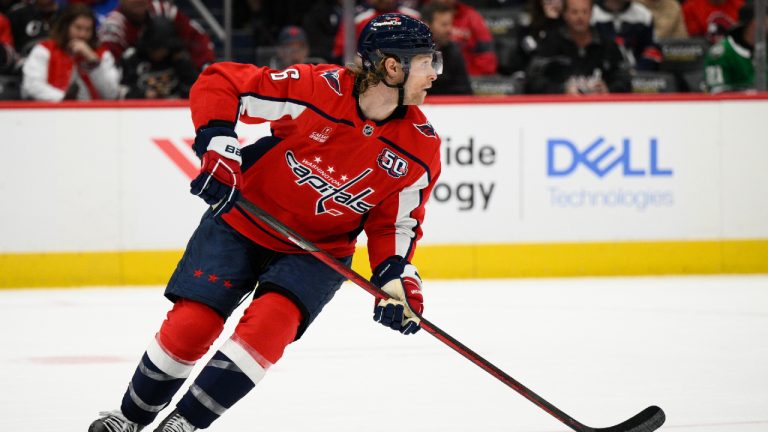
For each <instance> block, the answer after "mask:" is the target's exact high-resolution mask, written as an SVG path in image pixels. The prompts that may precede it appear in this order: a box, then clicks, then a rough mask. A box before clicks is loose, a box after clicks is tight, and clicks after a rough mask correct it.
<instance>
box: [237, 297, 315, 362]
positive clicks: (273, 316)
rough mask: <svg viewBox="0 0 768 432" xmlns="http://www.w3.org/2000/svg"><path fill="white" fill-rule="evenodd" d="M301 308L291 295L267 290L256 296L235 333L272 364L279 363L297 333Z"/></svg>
mask: <svg viewBox="0 0 768 432" xmlns="http://www.w3.org/2000/svg"><path fill="white" fill-rule="evenodd" d="M300 323H301V311H300V310H299V308H298V307H297V306H296V305H295V304H294V303H293V302H292V301H291V300H289V299H288V298H286V297H285V296H282V295H280V294H277V293H267V294H264V295H263V296H261V297H259V298H257V299H255V300H254V301H252V302H251V304H250V305H249V306H248V309H246V310H245V314H243V317H242V318H241V319H240V322H239V323H238V324H237V327H236V328H235V335H236V336H237V337H238V338H239V339H240V340H241V341H243V342H245V343H246V344H248V346H249V347H250V348H252V349H254V350H255V351H256V352H258V353H259V354H260V355H261V356H262V357H263V358H264V359H265V360H267V361H268V362H269V363H270V364H275V363H277V361H278V360H280V357H282V356H283V351H284V350H285V347H286V346H288V344H289V343H291V342H293V339H294V338H295V337H296V331H297V330H298V328H299V324H300Z"/></svg>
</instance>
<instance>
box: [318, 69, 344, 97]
mask: <svg viewBox="0 0 768 432" xmlns="http://www.w3.org/2000/svg"><path fill="white" fill-rule="evenodd" d="M339 70H340V69H335V70H331V71H325V72H323V73H322V74H320V76H322V77H323V78H325V82H326V83H328V86H329V87H330V88H331V90H333V91H334V92H336V94H337V95H339V96H342V94H341V83H340V82H339Z"/></svg>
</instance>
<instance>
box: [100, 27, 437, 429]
mask: <svg viewBox="0 0 768 432" xmlns="http://www.w3.org/2000/svg"><path fill="white" fill-rule="evenodd" d="M358 53H359V55H360V58H361V61H362V65H361V66H354V67H353V66H349V67H347V68H341V67H339V66H334V65H294V66H292V67H290V68H288V69H285V70H282V71H278V70H271V69H267V68H258V67H255V66H252V65H244V64H235V63H219V64H214V65H212V66H210V67H209V68H207V69H206V70H205V71H204V72H203V73H202V75H201V76H200V78H199V80H198V81H197V82H196V84H195V85H194V86H193V88H192V92H191V94H190V105H191V110H192V120H193V122H194V125H195V128H196V130H197V136H196V138H195V143H194V149H195V151H196V152H197V154H198V156H200V157H201V159H202V168H201V173H200V175H199V176H198V177H197V178H196V179H195V180H193V181H192V185H191V186H192V187H191V191H192V193H193V194H195V195H198V196H200V197H201V198H202V199H204V200H205V201H206V202H207V203H209V204H211V205H212V208H211V209H210V210H209V211H208V212H206V214H205V215H204V216H203V218H202V220H201V222H200V225H199V226H198V228H197V230H196V231H195V233H194V234H193V236H192V238H191V240H190V241H189V244H188V245H187V248H186V251H185V253H184V256H183V257H182V259H181V261H180V262H179V264H178V266H177V268H176V270H175V272H174V274H173V276H172V277H171V280H170V282H169V283H168V286H167V288H166V291H165V295H166V297H168V298H169V299H170V300H172V301H173V302H174V306H173V308H172V309H171V311H170V312H169V313H168V316H167V319H166V320H165V321H164V322H163V324H162V326H161V327H160V330H159V332H158V333H157V334H156V336H155V338H154V339H153V340H152V342H151V343H150V345H149V348H148V349H147V351H146V352H145V353H144V355H143V357H142V359H141V361H140V363H139V365H138V368H137V369H136V371H135V372H134V374H133V377H132V379H131V381H130V384H129V385H128V389H127V390H126V392H125V394H124V396H123V399H122V404H121V406H120V409H119V410H115V411H111V412H106V413H102V416H101V418H99V419H98V420H96V421H94V422H93V423H92V424H91V426H90V428H89V432H117V431H123V432H125V431H128V432H135V431H138V430H141V429H142V428H143V427H144V426H146V425H148V424H150V423H152V421H153V420H154V419H155V417H156V416H157V414H158V413H159V412H160V410H162V409H163V408H165V407H166V406H167V405H168V403H169V402H170V401H171V398H172V396H173V395H174V393H175V392H176V391H177V390H178V389H179V388H180V387H181V385H182V383H183V382H184V380H185V379H186V378H187V377H188V376H189V374H190V371H191V369H192V367H193V365H194V364H195V362H196V361H197V360H198V359H200V358H201V357H202V356H203V355H204V354H205V353H206V352H207V351H208V349H209V348H210V346H211V344H212V343H213V341H214V340H215V339H216V338H217V336H219V333H220V332H221V331H222V327H223V324H224V321H225V320H226V319H227V317H229V315H230V314H231V313H232V311H233V310H234V309H235V308H236V307H237V305H238V304H239V302H240V301H241V299H243V298H244V297H245V296H247V295H249V293H250V292H251V291H252V290H253V289H254V286H255V285H256V289H255V293H254V299H253V300H252V301H251V303H250V304H249V306H248V308H247V309H246V310H245V312H244V315H243V317H242V318H241V319H240V321H239V323H238V325H237V327H236V328H235V331H234V334H233V335H232V336H231V337H230V338H229V339H228V340H227V341H226V342H225V343H224V344H223V345H222V346H221V347H220V348H219V349H218V351H217V352H216V353H215V354H214V355H213V358H212V359H211V360H210V362H208V364H207V365H206V366H205V367H204V368H203V370H202V371H201V372H200V374H199V375H198V376H197V378H196V379H195V380H194V382H193V383H192V385H191V386H190V387H189V390H188V391H187V392H186V394H184V396H183V397H182V398H181V400H180V401H179V403H178V404H177V406H176V409H175V410H174V411H173V412H171V413H170V415H168V417H166V418H165V419H164V420H163V421H162V422H161V424H160V425H159V426H158V427H157V429H155V431H156V432H157V431H162V432H189V431H194V430H197V429H204V428H207V427H208V426H210V424H211V423H212V422H213V421H214V420H216V419H217V418H218V417H219V416H221V415H222V414H223V413H224V412H226V410H227V409H228V408H230V407H231V406H232V405H233V404H234V403H235V402H237V401H238V400H239V399H240V398H242V397H243V396H245V394H246V393H248V391H250V390H251V389H252V388H253V387H254V386H255V385H256V384H257V383H258V382H259V380H261V379H262V377H263V376H264V375H265V373H266V371H267V370H268V369H269V367H270V366H271V365H272V364H274V363H275V362H277V361H278V360H279V359H280V357H281V356H282V355H283V350H284V349H285V347H286V346H287V345H288V344H289V343H291V342H293V341H295V340H297V339H298V338H300V337H301V336H302V334H303V333H304V332H305V331H306V329H307V327H308V326H309V325H310V324H311V323H312V321H313V320H314V319H315V317H316V316H317V315H318V314H319V313H320V311H321V309H322V308H323V306H324V305H325V304H327V303H328V302H329V301H330V300H331V298H332V297H333V295H334V293H335V292H336V290H337V289H338V288H339V287H340V285H341V283H342V282H343V278H342V277H341V276H339V275H338V274H336V273H335V272H334V271H332V270H330V269H329V268H327V267H326V266H325V265H324V264H322V263H321V262H320V261H318V260H316V259H315V258H314V257H312V256H311V255H307V254H304V253H302V251H301V250H298V249H297V248H296V247H295V246H293V245H292V244H291V243H290V242H289V241H287V240H286V239H284V238H282V237H281V235H280V234H279V233H276V232H273V231H272V230H271V229H270V228H269V227H268V226H266V225H265V224H262V223H260V222H259V221H258V220H257V219H255V218H254V217H253V216H251V215H249V214H248V213H247V212H246V211H245V210H243V209H242V208H240V206H238V204H237V198H238V195H239V194H242V195H243V196H244V197H245V198H247V199H248V200H250V201H253V202H254V203H256V204H257V205H258V206H260V207H261V208H263V209H265V210H266V211H268V212H270V213H271V214H272V215H273V216H275V217H276V218H277V219H279V220H281V221H283V222H284V223H286V224H287V225H289V226H291V227H292V228H293V229H295V230H296V231H298V232H299V233H300V234H301V235H302V236H304V237H306V238H307V239H309V240H310V241H313V242H315V243H316V244H318V245H319V246H320V247H322V248H324V249H325V250H327V251H329V252H330V253H332V254H333V255H334V256H336V257H338V258H339V259H341V260H342V261H343V262H345V263H349V262H350V261H351V258H352V257H351V256H352V254H353V252H354V247H355V238H356V237H357V235H358V234H359V233H360V232H361V231H363V230H365V232H366V234H367V237H368V250H369V255H370V262H371V268H372V269H373V277H372V278H371V281H372V282H373V283H374V284H376V285H378V286H380V287H382V289H383V290H384V291H386V292H387V293H388V294H390V295H391V296H392V297H393V299H392V300H387V301H377V302H376V303H375V305H374V320H376V321H378V322H380V323H381V324H383V325H385V326H387V327H390V328H392V329H394V330H397V331H400V332H401V333H403V334H411V333H415V332H416V331H417V330H418V329H419V322H418V318H417V317H416V316H415V315H414V314H413V312H414V311H415V312H418V313H421V311H422V309H423V306H422V304H423V299H422V294H421V281H420V279H419V275H418V274H417V272H416V269H415V268H414V266H413V265H411V264H410V260H411V258H412V256H413V254H414V249H415V246H416V242H417V240H418V239H419V238H420V237H421V224H422V220H423V217H424V204H425V202H426V200H427V197H429V195H430V191H431V190H432V187H433V186H434V184H435V181H436V179H437V177H438V175H439V173H440V156H439V145H440V139H439V137H438V136H437V134H436V133H435V131H434V129H433V128H432V126H431V125H430V124H429V123H428V122H427V119H426V118H425V117H424V115H423V114H422V113H421V111H420V110H419V109H418V108H417V107H416V106H415V105H419V104H421V103H423V101H424V98H425V96H426V92H427V89H428V88H429V87H430V86H431V84H432V82H433V81H434V80H435V79H436V78H437V75H438V74H439V73H440V70H441V57H440V53H439V52H436V51H435V48H434V43H433V41H432V35H431V33H430V32H429V28H428V27H427V26H426V25H425V24H423V23H422V22H420V21H418V20H416V19H413V18H410V17H407V16H405V15H400V14H389V15H382V16H380V17H377V18H375V19H373V20H372V21H371V22H370V23H369V24H368V25H367V26H366V27H365V28H364V29H363V31H362V33H361V35H360V39H359V42H358ZM237 120H240V121H243V122H247V123H259V122H271V129H272V131H273V134H272V135H271V136H268V137H265V138H262V139H260V140H258V141H257V142H256V143H254V144H252V145H249V146H246V147H243V148H242V149H241V148H240V145H239V144H238V139H237V135H236V134H235V132H234V125H235V122H236V121H237Z"/></svg>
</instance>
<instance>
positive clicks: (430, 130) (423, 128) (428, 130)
mask: <svg viewBox="0 0 768 432" xmlns="http://www.w3.org/2000/svg"><path fill="white" fill-rule="evenodd" d="M413 127H415V128H416V129H418V130H419V132H421V134H422V135H424V136H425V137H429V138H437V132H435V128H434V127H432V125H431V124H429V122H427V123H424V124H416V123H414V124H413Z"/></svg>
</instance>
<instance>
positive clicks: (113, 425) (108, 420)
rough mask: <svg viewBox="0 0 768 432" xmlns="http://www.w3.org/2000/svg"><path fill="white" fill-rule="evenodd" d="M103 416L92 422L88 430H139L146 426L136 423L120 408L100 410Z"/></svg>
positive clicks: (119, 431) (114, 431) (131, 431)
mask: <svg viewBox="0 0 768 432" xmlns="http://www.w3.org/2000/svg"><path fill="white" fill-rule="evenodd" d="M99 415H100V416H101V418H99V419H98V420H96V421H94V422H93V423H91V426H90V427H88V432H139V431H140V430H142V429H143V428H144V426H142V425H140V424H137V423H134V422H132V421H130V420H128V419H127V418H125V416H124V415H123V413H122V412H120V410H114V411H104V412H100V413H99Z"/></svg>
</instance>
